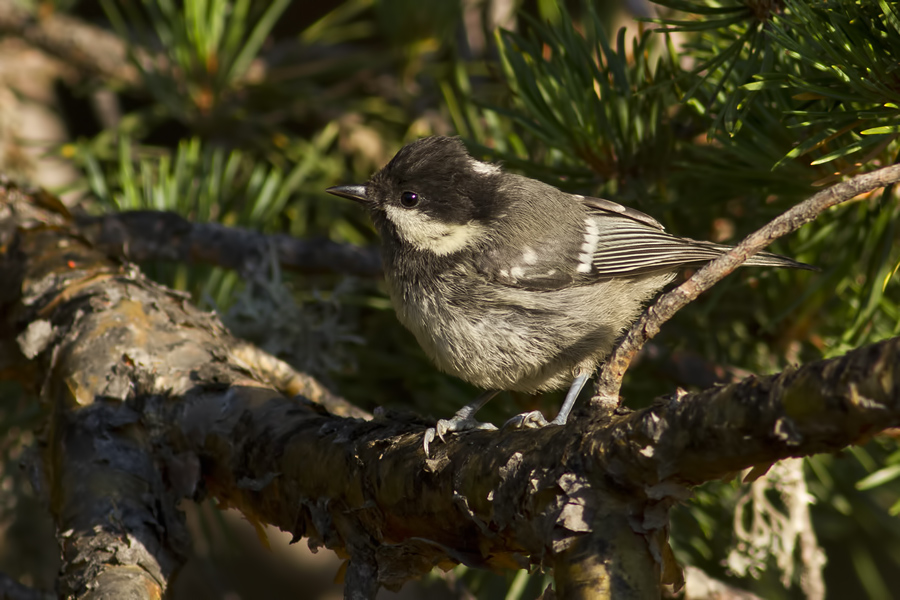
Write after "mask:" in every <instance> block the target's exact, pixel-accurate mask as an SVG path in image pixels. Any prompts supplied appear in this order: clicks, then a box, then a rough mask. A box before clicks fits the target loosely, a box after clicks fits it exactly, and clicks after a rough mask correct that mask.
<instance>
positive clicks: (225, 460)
mask: <svg viewBox="0 0 900 600" xmlns="http://www.w3.org/2000/svg"><path fill="white" fill-rule="evenodd" d="M3 199H4V202H3V203H0V242H2V243H0V249H2V254H0V259H2V260H0V279H2V281H3V283H4V285H3V286H2V287H0V309H2V310H0V314H2V315H3V318H2V321H0V332H2V333H3V335H2V336H0V358H2V359H3V360H6V361H11V360H12V361H15V360H18V361H19V362H20V363H22V364H31V365H33V366H34V368H33V369H31V370H30V371H29V370H26V369H17V370H16V371H15V372H16V373H17V374H19V376H20V377H23V378H33V379H35V380H37V381H38V382H46V383H45V384H44V385H43V386H36V387H40V388H41V389H42V390H43V395H44V399H45V401H47V402H50V403H52V406H53V407H54V409H55V411H56V417H55V419H54V427H53V435H52V436H51V438H50V440H49V442H50V446H49V447H50V449H49V451H48V468H47V471H48V473H49V474H50V478H51V484H52V485H51V489H53V493H54V496H55V497H68V496H72V497H77V498H92V497H99V496H92V494H97V495H99V494H100V492H103V491H107V493H108V490H107V488H106V487H105V486H103V485H86V486H82V487H81V488H79V487H78V486H77V484H78V483H79V482H83V481H96V482H107V481H115V482H117V483H116V485H117V489H118V488H121V490H123V491H122V493H123V494H127V493H130V490H132V489H135V490H143V493H144V496H143V498H144V499H145V500H146V501H147V502H148V504H149V503H151V500H152V498H155V497H159V498H161V500H160V502H161V505H162V506H164V507H165V506H170V505H171V504H172V502H171V499H172V498H175V497H178V496H190V495H192V494H194V493H195V491H196V490H202V489H204V486H205V488H206V489H208V490H209V491H210V492H211V493H213V494H214V495H215V496H216V497H217V498H219V499H220V501H221V502H222V503H223V504H226V505H233V506H236V507H238V508H239V509H241V510H242V511H243V512H244V514H245V515H247V517H248V518H249V519H250V520H251V521H253V522H259V521H264V522H268V523H273V524H276V525H278V526H279V527H281V528H282V529H285V530H288V531H292V532H293V533H294V535H295V536H296V537H297V538H300V537H301V536H307V537H309V538H310V544H311V545H314V546H317V545H324V546H326V547H328V548H332V549H335V550H338V551H340V552H342V553H345V555H349V556H350V560H351V568H349V569H348V577H350V576H352V579H353V582H354V583H353V593H359V594H361V595H362V596H361V597H365V596H366V595H368V596H371V593H372V590H373V585H372V578H373V577H374V578H375V581H376V582H377V583H378V584H380V585H384V586H388V587H398V586H399V585H401V584H402V583H403V582H404V581H406V580H408V579H410V578H413V577H417V576H419V575H421V574H422V573H424V572H426V571H428V570H429V569H430V568H431V567H432V566H433V565H436V564H452V563H454V562H462V563H465V564H468V565H472V566H478V567H489V568H495V569H508V568H517V567H524V566H527V565H529V564H532V565H544V566H547V567H555V575H556V579H557V589H558V590H559V592H560V595H561V597H563V598H580V597H583V596H584V595H585V594H587V593H592V594H593V595H594V596H595V597H599V598H604V597H637V598H645V597H654V595H658V588H659V583H660V582H662V583H667V582H677V581H678V569H677V566H676V565H675V563H674V561H673V559H672V556H671V551H670V550H669V548H668V545H667V543H666V535H667V528H668V517H667V514H668V508H669V507H670V506H671V505H672V504H673V503H675V502H677V501H681V500H683V499H684V498H686V497H687V496H688V495H689V493H690V492H689V487H690V486H692V485H696V484H700V483H702V482H705V481H708V480H711V479H720V478H722V477H723V476H727V475H728V474H730V473H736V472H738V471H740V470H741V469H744V468H747V467H749V466H754V465H764V464H768V463H771V462H773V461H776V460H779V459H782V458H785V457H788V456H804V455H809V454H812V453H815V452H834V451H837V450H839V449H840V448H842V447H844V446H846V445H847V444H851V443H854V442H856V441H857V440H860V439H863V438H865V437H866V436H868V435H871V434H873V433H876V432H878V431H880V430H882V429H884V428H887V427H890V426H893V425H895V424H897V423H900V376H898V372H900V364H898V362H900V338H898V339H893V340H889V341H886V342H883V343H881V344H876V345H873V346H868V347H865V348H861V349H859V350H856V351H854V352H851V353H849V354H848V355H847V356H845V357H841V358H837V359H832V360H828V361H820V362H818V363H813V364H810V365H806V366H804V367H801V368H798V369H795V370H791V371H788V372H785V373H782V374H779V375H773V376H770V377H766V378H758V379H757V378H751V379H748V380H746V381H743V382H741V383H738V384H733V385H729V386H726V387H722V388H714V389H711V390H707V391H706V392H703V393H699V394H690V395H684V396H680V397H673V398H670V399H666V400H662V401H659V402H657V403H655V404H654V405H653V406H651V407H649V408H647V409H645V410H641V411H637V412H633V413H624V414H608V413H604V414H596V415H594V416H593V417H589V418H583V419H573V420H571V421H570V423H569V424H568V425H566V426H565V427H547V428H544V429H541V430H537V431H511V430H506V431H499V432H472V433H469V434H466V435H458V436H450V437H449V438H448V441H447V443H446V444H441V445H440V446H438V447H437V449H436V454H435V455H434V457H433V458H432V459H427V458H426V457H425V456H424V454H423V451H422V443H421V442H422V434H423V432H424V429H425V427H426V424H425V423H421V422H417V421H416V422H411V421H408V420H407V421H404V420H402V419H400V418H396V417H395V418H389V415H385V416H382V417H380V418H377V419H375V420H372V421H363V420H360V419H353V418H340V417H336V416H334V415H332V414H329V413H328V412H327V411H326V410H325V409H324V408H323V407H322V406H320V405H316V404H313V403H312V402H308V401H304V400H303V399H295V398H288V397H285V396H284V395H283V394H281V393H279V392H278V391H276V390H275V389H273V388H272V387H270V386H269V384H268V383H267V381H268V378H267V377H265V376H261V375H258V374H256V373H255V372H254V370H253V369H254V367H253V365H252V364H251V363H247V362H244V361H238V360H236V359H235V358H234V354H233V353H232V349H233V347H234V346H235V345H236V344H237V342H236V341H235V340H234V339H233V338H231V336H230V335H229V334H228V333H227V332H226V331H225V330H224V328H223V327H222V326H221V324H220V323H219V322H218V320H217V319H215V317H214V316H211V315H209V314H207V313H203V312H200V311H198V310H196V309H195V308H194V307H192V306H191V305H190V304H189V303H188V302H186V301H185V299H184V297H183V296H182V295H179V294H175V293H172V292H170V291H168V290H165V289H164V288H161V287H160V286H157V285H155V284H153V283H151V282H149V281H147V280H146V279H145V278H143V277H142V276H141V275H140V273H138V272H137V271H136V270H135V269H132V268H123V267H121V266H119V265H117V264H115V263H113V262H112V261H110V260H109V259H107V258H106V257H105V256H104V255H102V254H101V253H99V252H98V251H96V250H94V249H92V248H90V247H89V246H88V245H87V244H86V243H85V241H84V239H83V238H81V237H79V236H78V235H77V234H76V233H74V232H73V230H72V228H71V224H70V223H69V222H68V221H67V220H66V218H65V217H64V216H61V215H54V214H51V213H47V212H46V210H44V209H40V208H38V207H37V206H35V205H34V204H32V203H30V202H29V201H28V199H27V198H23V197H21V195H20V194H19V193H18V192H17V191H15V190H12V191H7V192H6V195H5V197H3ZM16 356H18V358H17V359H16V358H15V357H16ZM70 440H71V441H70ZM110 440H112V441H110ZM148 441H149V443H148ZM70 446H71V447H73V448H76V449H77V450H78V451H77V452H74V453H73V454H72V455H70V454H69V453H68V450H66V448H68V447H70ZM108 446H110V447H115V448H117V450H116V452H115V453H114V456H116V457H119V456H133V457H134V460H133V461H129V462H124V461H121V460H118V459H112V458H110V459H108V460H111V461H113V462H111V463H109V464H106V465H104V463H103V460H102V459H103V457H105V456H107V455H106V454H104V451H105V449H106V448H107V447H108ZM148 453H152V456H153V458H154V460H155V462H156V463H157V464H160V465H163V467H164V468H163V473H164V474H165V477H163V478H162V480H161V481H162V484H161V483H160V481H158V480H156V479H153V478H152V477H151V476H149V475H147V474H146V468H145V467H144V466H143V465H145V464H148V463H147V462H146V461H147V458H146V457H147V456H148ZM50 459H52V460H50ZM53 461H63V462H64V463H65V462H66V461H69V463H71V468H73V469H75V468H83V469H88V471H77V472H76V471H73V472H74V473H76V475H75V476H73V477H66V478H62V477H59V476H57V473H59V474H63V473H67V472H69V471H67V469H68V468H69V467H66V466H65V465H63V467H58V466H56V465H53ZM79 465H82V467H79ZM104 467H105V468H107V469H108V470H109V472H108V473H104V472H103V471H102V469H103V468H104ZM93 469H100V470H99V471H96V473H99V474H93V475H92V474H91V473H92V472H93V471H91V470H93ZM124 473H128V474H132V473H133V476H125V475H124ZM160 485H165V486H166V487H165V490H161V489H160V487H159V486H160ZM97 505H98V506H97V510H99V511H105V520H104V519H102V518H100V517H97V516H95V513H93V512H89V511H88V509H89V507H88V506H87V504H86V503H85V501H81V500H77V501H72V502H69V501H66V502H64V503H63V504H60V505H59V506H61V507H68V508H66V509H65V511H63V510H58V511H57V512H56V514H57V519H58V522H59V523H60V529H61V531H66V530H67V529H71V530H72V532H71V534H70V535H71V536H72V537H73V538H78V539H90V536H91V534H92V532H93V531H94V530H95V529H94V528H95V527H96V526H95V525H92V523H99V522H102V523H105V524H109V523H114V524H115V525H116V527H117V528H118V529H116V530H115V531H116V533H117V534H118V536H119V539H128V540H132V539H137V540H141V541H142V547H144V548H147V549H148V551H147V553H146V554H145V553H140V555H139V557H138V560H136V562H135V564H136V565H138V567H139V568H138V569H137V570H138V571H139V572H140V577H147V575H148V574H149V576H150V578H151V579H152V580H153V581H155V582H157V585H158V584H159V580H160V579H165V578H166V577H167V575H166V574H167V573H168V572H170V571H169V569H168V567H165V568H163V567H160V568H159V569H158V570H154V569H153V568H150V567H148V566H147V565H148V564H151V563H148V561H147V560H145V559H144V558H143V557H145V556H147V555H148V554H149V555H150V556H153V557H154V561H155V562H153V563H152V564H157V565H168V564H171V563H170V562H167V561H172V560H174V561H177V552H174V551H173V550H174V549H176V548H177V545H175V544H173V543H172V542H171V540H170V538H169V537H168V535H169V534H168V533H166V534H165V535H161V534H160V533H159V530H163V531H165V532H169V530H170V528H172V527H177V521H173V520H170V518H169V516H168V513H167V512H166V510H162V511H157V512H150V513H148V515H149V516H148V517H146V518H151V519H152V520H151V521H148V522H151V523H160V524H161V526H160V527H155V528H154V529H156V530H157V532H158V533H157V535H158V536H160V537H157V538H152V537H149V536H148V535H147V534H146V533H143V531H144V530H142V529H141V525H140V523H137V522H132V521H131V520H130V519H124V518H120V517H119V516H118V515H119V513H117V512H116V510H117V509H116V508H115V506H120V505H121V503H119V502H116V503H115V506H113V505H111V504H110V503H105V504H104V503H102V502H100V501H99V500H98V502H97ZM129 506H131V505H129ZM130 510H131V509H129V510H128V511H126V512H128V513H129V514H130ZM134 510H135V514H137V511H138V508H136V509H134ZM107 526H108V525H107ZM106 531H107V530H106V529H103V528H102V527H101V532H106ZM101 542H102V543H96V544H93V543H86V544H85V545H83V546H80V547H79V548H80V549H81V550H80V551H79V554H78V555H77V558H76V557H75V556H72V555H69V554H67V558H68V560H69V562H68V563H67V564H66V569H68V570H67V571H66V572H67V573H68V572H73V573H75V575H73V579H72V580H71V581H69V583H68V585H69V586H70V589H80V587H79V586H81V585H87V584H88V583H89V582H96V581H100V576H101V575H104V574H106V573H111V572H113V571H114V570H115V569H114V568H115V567H116V565H117V564H118V562H117V561H118V556H116V557H115V558H113V559H110V558H109V557H110V551H109V548H110V546H109V545H108V543H107V542H106V541H104V540H101ZM109 543H111V542H109ZM154 543H158V544H159V545H157V546H155V545H154ZM156 548H161V549H162V550H163V552H162V553H160V552H156V550H155V549H156ZM85 557H89V558H90V559H91V561H92V562H91V564H92V565H94V566H95V568H94V570H93V571H91V573H87V574H80V573H79V572H78V571H77V568H75V567H76V566H77V565H76V562H77V560H84V559H85ZM104 557H105V558H107V559H109V561H108V562H107V563H103V562H102V560H103V559H104ZM173 557H174V558H173ZM575 564H578V565H582V566H584V569H576V570H573V568H572V565H575ZM649 573H655V575H651V576H650V579H649V581H648V579H647V577H648V574H649ZM76 576H77V579H75V578H76Z"/></svg>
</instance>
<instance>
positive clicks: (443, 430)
mask: <svg viewBox="0 0 900 600" xmlns="http://www.w3.org/2000/svg"><path fill="white" fill-rule="evenodd" d="M498 393H500V390H488V391H486V392H484V393H482V394H480V395H479V396H478V397H477V398H475V400H474V401H473V402H471V403H469V404H466V405H465V406H463V407H462V408H461V409H459V410H458V411H457V412H456V414H455V415H453V418H451V419H449V420H448V419H440V420H439V421H438V422H437V424H436V425H435V426H434V427H429V428H428V429H426V430H425V438H424V440H423V445H424V446H425V456H428V445H429V444H431V442H433V441H434V439H435V437H439V438H440V439H441V441H442V442H443V441H444V435H446V434H448V433H452V432H454V431H471V430H473V429H482V430H491V429H497V428H496V427H494V426H493V425H491V424H490V423H481V422H479V421H476V420H475V413H477V412H478V411H479V410H481V407H482V406H484V405H485V404H487V403H488V400H490V399H491V398H493V397H494V396H496V395H497V394H498Z"/></svg>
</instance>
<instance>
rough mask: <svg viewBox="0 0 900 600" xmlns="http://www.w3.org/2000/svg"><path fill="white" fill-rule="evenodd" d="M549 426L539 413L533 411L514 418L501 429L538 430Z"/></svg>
mask: <svg viewBox="0 0 900 600" xmlns="http://www.w3.org/2000/svg"><path fill="white" fill-rule="evenodd" d="M550 424H551V423H550V422H548V421H547V419H545V418H544V415H543V414H541V411H539V410H533V411H531V412H527V413H522V414H521V415H516V416H514V417H513V418H512V419H510V420H509V421H507V422H506V423H504V424H503V429H540V428H541V427H546V426H547V425H550Z"/></svg>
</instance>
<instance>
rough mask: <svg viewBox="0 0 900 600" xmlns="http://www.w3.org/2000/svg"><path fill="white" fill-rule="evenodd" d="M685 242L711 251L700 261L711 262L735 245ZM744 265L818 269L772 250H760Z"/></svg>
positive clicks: (743, 265)
mask: <svg viewBox="0 0 900 600" xmlns="http://www.w3.org/2000/svg"><path fill="white" fill-rule="evenodd" d="M682 239H684V241H685V242H689V243H690V245H692V246H693V245H695V244H696V245H697V246H698V250H699V249H700V248H706V249H708V251H709V253H710V254H709V258H707V259H705V260H701V261H698V262H703V263H706V262H709V261H710V260H713V259H715V258H718V257H719V256H721V255H723V254H725V253H726V252H728V251H729V250H731V249H732V248H734V246H728V245H726V244H715V243H713V242H698V241H696V240H689V239H686V238H682ZM741 266H742V267H783V268H788V269H805V270H807V271H818V269H817V268H816V267H814V266H812V265H808V264H806V263H802V262H800V261H797V260H794V259H793V258H788V257H787V256H782V255H780V254H774V253H772V252H758V253H756V254H754V255H753V256H751V257H750V258H748V259H747V260H746V261H744V262H743V263H742V264H741Z"/></svg>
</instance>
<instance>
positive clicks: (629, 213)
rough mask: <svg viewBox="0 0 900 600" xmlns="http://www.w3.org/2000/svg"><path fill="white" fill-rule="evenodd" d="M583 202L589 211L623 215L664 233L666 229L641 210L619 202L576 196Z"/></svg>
mask: <svg viewBox="0 0 900 600" xmlns="http://www.w3.org/2000/svg"><path fill="white" fill-rule="evenodd" d="M575 197H576V198H579V199H580V200H581V203H582V204H584V205H585V206H586V207H587V208H588V210H590V211H592V212H594V211H596V212H599V213H607V214H610V215H621V216H623V217H628V218H629V219H631V220H633V221H637V222H638V223H643V224H644V225H647V226H649V227H652V228H654V229H659V230H660V231H663V230H664V229H665V227H663V226H662V223H660V222H659V221H657V220H656V219H654V218H653V217H651V216H650V215H648V214H647V213H642V212H641V211H639V210H636V209H634V208H630V207H628V206H625V205H624V204H619V203H618V202H613V201H612V200H606V199H605V198H592V197H591V196H575Z"/></svg>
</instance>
